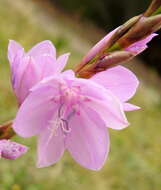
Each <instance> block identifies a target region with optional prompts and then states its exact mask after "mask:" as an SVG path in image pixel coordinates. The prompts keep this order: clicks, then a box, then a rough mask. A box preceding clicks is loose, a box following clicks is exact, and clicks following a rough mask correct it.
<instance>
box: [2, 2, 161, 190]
mask: <svg viewBox="0 0 161 190" xmlns="http://www.w3.org/2000/svg"><path fill="white" fill-rule="evenodd" d="M0 5H1V6H0V24H1V27H0V76H1V80H0V89H1V93H0V122H4V121H5V120H9V119H12V118H13V117H14V116H15V114H16V111H17V105H16V100H15V97H14V94H13V92H12V89H11V85H10V76H9V74H10V71H9V65H8V61H7V44H8V39H14V40H17V41H18V42H20V43H22V45H24V47H26V48H30V47H32V46H33V45H34V44H35V43H37V42H39V41H42V40H46V39H49V40H51V41H52V42H53V43H54V44H55V45H56V47H57V49H58V53H59V54H60V53H62V52H68V51H70V52H72V54H71V58H70V60H69V66H68V67H71V66H72V65H73V64H76V63H78V62H79V61H80V59H81V57H82V56H83V54H84V53H85V52H86V51H87V49H89V44H90V43H89V42H88V41H86V42H84V41H83V39H81V38H80V37H79V36H78V35H77V34H76V33H75V31H72V30H71V29H70V27H69V26H68V23H65V22H63V20H61V21H60V20H59V19H60V18H59V17H54V18H50V17H48V16H47V14H45V12H44V10H43V9H42V8H41V7H39V6H37V5H36V4H35V3H32V1H30V0H27V1H26V0H16V1H13V0H0ZM80 30H81V28H80ZM82 30H83V29H82ZM135 64H136V65H133V68H134V70H135V72H137V70H136V68H140V67H139V65H138V64H137V63H135ZM138 70H139V69H138ZM148 77H150V73H149V74H148ZM139 79H140V80H141V85H140V88H139V90H138V92H137V94H136V96H135V98H134V99H133V101H132V103H134V104H136V105H139V106H141V107H142V110H140V111H136V112H133V113H128V118H129V121H130V123H131V126H130V127H128V128H127V129H125V130H122V131H114V130H110V137H111V151H110V154H109V158H108V160H107V161H106V163H105V166H104V167H103V169H102V170H101V171H99V172H92V171H89V170H86V169H84V168H82V167H80V166H79V165H78V164H77V163H76V162H75V161H73V160H72V158H71V157H70V156H69V155H68V153H66V154H65V155H64V157H63V159H61V160H60V161H59V162H58V163H57V164H56V165H54V166H51V167H48V168H44V169H37V168H36V167H35V160H36V138H30V139H21V138H19V137H16V138H14V140H17V141H18V142H21V143H24V144H26V145H28V146H30V150H29V152H28V154H26V155H24V156H23V157H21V158H19V159H17V160H16V161H10V160H4V159H1V160H0V190H55V189H56V190H68V189H70V190H75V189H77V190H82V189H85V190H86V189H89V190H136V189H137V190H160V189H161V180H160V179H161V161H160V157H161V148H160V145H161V141H160V134H161V126H160V123H161V118H160V115H161V100H160V93H159V90H160V89H157V88H154V86H153V85H152V84H151V83H145V82H144V80H143V78H142V75H140V76H139Z"/></svg>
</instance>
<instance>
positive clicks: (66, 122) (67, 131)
mask: <svg viewBox="0 0 161 190" xmlns="http://www.w3.org/2000/svg"><path fill="white" fill-rule="evenodd" d="M61 121H62V122H63V123H62V125H61V127H62V129H63V131H64V132H65V133H70V132H71V128H70V127H69V125H68V121H67V120H65V119H63V118H62V119H61Z"/></svg>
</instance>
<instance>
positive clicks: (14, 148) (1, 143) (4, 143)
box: [0, 139, 28, 160]
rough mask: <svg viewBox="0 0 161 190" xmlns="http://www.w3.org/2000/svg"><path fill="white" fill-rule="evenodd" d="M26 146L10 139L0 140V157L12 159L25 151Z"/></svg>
mask: <svg viewBox="0 0 161 190" xmlns="http://www.w3.org/2000/svg"><path fill="white" fill-rule="evenodd" d="M27 149H28V148H27V147H26V146H24V145H21V144H18V143H16V142H13V141H10V140H5V139H4V140H0V158H1V157H2V158H6V159H11V160H14V159H16V158H18V157H20V156H21V155H23V154H25V153H26V152H27Z"/></svg>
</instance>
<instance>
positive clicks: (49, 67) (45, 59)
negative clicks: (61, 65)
mask: <svg viewBox="0 0 161 190" xmlns="http://www.w3.org/2000/svg"><path fill="white" fill-rule="evenodd" d="M35 65H36V66H37V70H38V73H39V78H40V79H43V78H45V77H48V76H51V75H53V74H55V73H57V67H56V59H55V58H53V57H52V56H51V55H47V54H46V55H40V56H38V57H36V58H35Z"/></svg>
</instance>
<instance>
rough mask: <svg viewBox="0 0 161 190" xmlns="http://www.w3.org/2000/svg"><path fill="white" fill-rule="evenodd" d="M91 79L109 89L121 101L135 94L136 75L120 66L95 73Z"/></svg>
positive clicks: (136, 85)
mask: <svg viewBox="0 0 161 190" xmlns="http://www.w3.org/2000/svg"><path fill="white" fill-rule="evenodd" d="M91 80H92V81H94V82H96V83H98V84H100V85H102V86H104V87H105V88H106V89H108V90H110V91H111V92H112V93H113V94H114V95H115V96H117V97H118V98H119V99H120V100H121V101H122V102H125V101H127V100H129V99H130V98H131V97H132V96H133V95H134V94H135V92H136V89H137V87H138V84H139V82H138V80H137V78H136V76H135V75H134V74H133V73H132V72H131V71H130V70H128V69H126V68H125V67H122V66H116V67H113V68H111V69H108V70H106V71H103V72H100V73H97V74H96V75H94V76H93V77H92V78H91Z"/></svg>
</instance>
